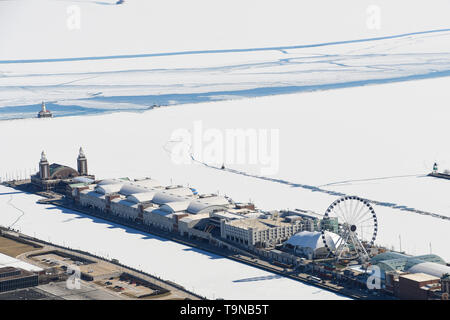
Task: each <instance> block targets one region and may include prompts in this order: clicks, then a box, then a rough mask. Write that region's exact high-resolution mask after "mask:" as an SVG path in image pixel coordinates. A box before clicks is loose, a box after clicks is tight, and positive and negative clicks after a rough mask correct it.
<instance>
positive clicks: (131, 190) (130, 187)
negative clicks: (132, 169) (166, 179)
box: [119, 183, 151, 196]
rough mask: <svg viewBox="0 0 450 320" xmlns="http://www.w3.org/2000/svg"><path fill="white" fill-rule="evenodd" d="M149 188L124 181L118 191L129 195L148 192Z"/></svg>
mask: <svg viewBox="0 0 450 320" xmlns="http://www.w3.org/2000/svg"><path fill="white" fill-rule="evenodd" d="M150 190H151V189H147V188H145V187H140V186H137V185H134V184H131V183H126V184H124V185H122V188H120V191H119V193H120V194H123V195H124V196H129V195H132V194H135V193H144V192H149V191H150Z"/></svg>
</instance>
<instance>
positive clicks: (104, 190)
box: [95, 184, 122, 194]
mask: <svg viewBox="0 0 450 320" xmlns="http://www.w3.org/2000/svg"><path fill="white" fill-rule="evenodd" d="M121 188H122V184H104V185H97V187H95V192H97V193H100V194H110V193H115V192H119V191H120V189H121Z"/></svg>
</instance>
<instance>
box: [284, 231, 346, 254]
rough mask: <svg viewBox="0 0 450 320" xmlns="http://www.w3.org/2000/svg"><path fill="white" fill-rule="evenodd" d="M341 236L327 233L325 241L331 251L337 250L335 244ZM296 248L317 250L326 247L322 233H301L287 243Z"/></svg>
mask: <svg viewBox="0 0 450 320" xmlns="http://www.w3.org/2000/svg"><path fill="white" fill-rule="evenodd" d="M338 239H339V236H338V235H337V234H335V233H332V232H328V231H325V241H326V242H327V245H328V246H329V247H330V249H331V250H334V249H335V243H336V241H337V240H338ZM286 243H287V244H290V245H292V246H294V247H302V248H311V249H313V250H317V249H319V248H322V247H324V246H325V244H324V242H323V240H322V233H321V232H319V231H301V232H298V233H296V234H294V235H293V236H292V237H290V238H289V240H288V241H286Z"/></svg>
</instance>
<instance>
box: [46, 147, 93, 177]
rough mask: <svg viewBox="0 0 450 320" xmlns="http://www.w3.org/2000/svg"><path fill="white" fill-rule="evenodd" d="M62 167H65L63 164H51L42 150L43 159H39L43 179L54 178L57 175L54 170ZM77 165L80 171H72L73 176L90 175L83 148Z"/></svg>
mask: <svg viewBox="0 0 450 320" xmlns="http://www.w3.org/2000/svg"><path fill="white" fill-rule="evenodd" d="M60 167H63V166H61V165H57V164H52V165H50V164H49V163H48V161H47V157H46V155H45V152H44V151H42V153H41V161H39V177H40V178H41V180H48V179H54V178H55V177H53V176H54V174H53V172H54V171H56V170H55V169H58V168H60ZM77 167H78V170H77V171H78V172H72V173H71V174H70V175H71V176H74V175H80V176H87V175H88V167H87V158H86V156H85V155H84V152H83V148H80V152H79V153H78V158H77ZM68 169H69V168H68ZM71 170H73V169H71ZM66 171H67V170H66ZM73 171H75V170H73ZM57 178H62V177H57Z"/></svg>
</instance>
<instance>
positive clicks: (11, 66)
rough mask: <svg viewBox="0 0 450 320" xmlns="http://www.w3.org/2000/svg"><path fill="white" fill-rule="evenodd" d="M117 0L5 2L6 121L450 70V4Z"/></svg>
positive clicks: (0, 37)
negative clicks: (118, 1) (43, 110)
mask: <svg viewBox="0 0 450 320" xmlns="http://www.w3.org/2000/svg"><path fill="white" fill-rule="evenodd" d="M113 3H114V1H103V2H98V1H50V0H46V1H39V2H36V1H24V0H22V1H2V2H1V3H0V17H1V19H0V120H2V119H15V118H23V117H35V115H36V113H37V111H38V110H39V108H40V102H41V101H42V100H46V101H47V102H48V108H49V109H50V110H52V111H53V112H54V115H55V116H67V115H83V114H96V113H104V112H111V111H121V110H133V111H139V110H145V109H147V108H149V107H150V106H152V105H154V104H161V105H175V104H185V103H195V102H205V101H217V100H228V99H241V98H247V97H258V96H267V95H273V94H285V93H295V92H304V91H312V90H323V89H331V88H342V87H354V86H361V85H366V84H372V83H375V84H376V83H390V82H396V81H406V80H415V79H422V78H435V77H442V76H448V75H449V74H450V53H449V52H450V41H449V37H450V29H449V28H450V25H449V24H448V19H447V15H445V14H443V12H448V11H449V9H450V4H449V3H448V1H436V2H435V4H434V5H433V6H429V5H428V4H425V3H423V2H421V1H396V2H395V3H394V2H387V1H380V2H379V3H377V1H375V2H374V1H365V0H363V1H361V0H357V1H355V0H352V1H348V3H347V5H348V6H350V7H351V8H352V9H351V10H349V7H348V6H347V5H346V6H343V5H342V4H340V3H339V4H338V3H335V2H334V1H325V2H324V3H319V2H314V3H310V2H308V3H307V4H302V3H301V2H299V1H288V0H285V1H281V2H277V5H276V6H275V5H274V4H273V2H271V1H257V2H255V1H245V2H244V3H242V1H227V2H225V3H223V4H219V2H217V1H216V2H214V4H212V2H211V1H196V3H195V4H192V3H189V4H186V2H185V1H151V2H147V1H133V0H129V1H127V2H125V4H123V5H111V4H113ZM72 6H76V8H79V9H77V10H79V17H80V20H79V21H80V29H77V28H75V29H73V27H70V26H71V25H72V24H73V19H74V15H75V16H77V14H78V13H74V12H73V11H71V10H73V9H70V8H72ZM373 6H376V8H378V9H376V10H375V13H376V14H377V17H379V20H377V19H378V18H377V19H375V20H377V21H379V28H377V27H373V26H372V25H371V24H370V23H368V22H370V21H372V20H373V19H371V17H373V15H374V14H375V13H373V12H372V11H373V10H372V11H371V9H370V8H372V7H373ZM173 8H177V9H176V10H173ZM199 8H201V10H199ZM404 8H408V14H404ZM67 9H69V12H67ZM377 10H378V11H377ZM430 10H431V11H430ZM76 12H78V11H76ZM169 13H170V14H169ZM378 13H379V16H378ZM281 16H283V19H277V17H281ZM419 18H420V19H419ZM17 21H22V22H23V23H17ZM67 24H69V26H67ZM12 26H13V27H12ZM375 26H378V25H377V24H375ZM44 35H45V36H44Z"/></svg>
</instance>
